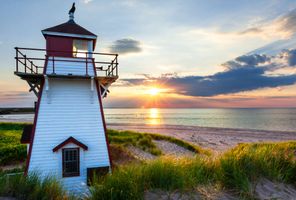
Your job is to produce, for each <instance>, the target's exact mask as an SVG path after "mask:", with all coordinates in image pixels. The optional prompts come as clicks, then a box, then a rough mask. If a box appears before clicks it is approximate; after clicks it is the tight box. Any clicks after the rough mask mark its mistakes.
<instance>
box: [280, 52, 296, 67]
mask: <svg viewBox="0 0 296 200" xmlns="http://www.w3.org/2000/svg"><path fill="white" fill-rule="evenodd" d="M281 56H282V57H283V58H284V59H286V60H287V63H288V65H289V66H295V65H296V49H292V50H284V51H283V52H282V54H281Z"/></svg>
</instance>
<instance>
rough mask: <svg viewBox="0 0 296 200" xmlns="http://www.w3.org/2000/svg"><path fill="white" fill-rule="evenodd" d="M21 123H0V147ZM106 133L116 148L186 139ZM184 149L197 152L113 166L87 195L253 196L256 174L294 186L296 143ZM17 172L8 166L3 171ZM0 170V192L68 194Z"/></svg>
mask: <svg viewBox="0 0 296 200" xmlns="http://www.w3.org/2000/svg"><path fill="white" fill-rule="evenodd" d="M22 127H23V124H19V123H13V124H11V123H0V130H1V134H0V138H1V140H0V142H1V144H0V148H1V145H3V146H4V147H5V144H6V145H7V146H9V145H10V144H12V145H21V144H19V138H20V135H21V130H22ZM108 135H109V140H110V143H111V144H112V145H115V146H116V145H117V147H118V148H120V147H124V146H126V145H134V146H137V147H139V148H141V149H145V151H151V149H154V148H156V147H155V146H154V145H153V144H154V143H153V140H166V141H170V142H173V141H174V143H176V144H178V145H182V146H183V147H185V148H186V146H187V143H186V142H184V143H182V142H180V141H181V140H178V139H174V138H172V137H168V136H163V135H159V134H147V133H137V132H132V131H115V130H108ZM22 146H23V145H22ZM2 148H3V147H2ZM188 148H190V149H191V150H193V149H194V151H195V152H197V154H196V156H195V157H192V158H188V157H187V158H180V157H179V158H175V157H167V156H159V157H158V158H157V159H155V160H152V161H147V162H138V163H132V164H127V165H124V166H119V167H117V168H115V169H113V173H112V174H108V175H106V176H104V177H100V178H98V179H97V180H96V181H95V183H94V184H93V185H92V187H91V195H90V196H89V197H88V199H119V200H120V199H143V196H144V193H145V191H149V190H155V189H160V190H163V191H180V192H186V191H194V190H196V188H198V187H208V186H213V185H214V186H217V187H219V188H220V189H222V190H227V191H232V192H233V193H234V194H235V195H236V196H237V197H238V198H241V199H254V198H255V196H254V185H256V182H257V181H259V180H260V178H267V179H269V180H272V181H279V182H283V183H289V184H292V185H294V186H296V154H295V152H296V141H287V142H274V143H252V144H239V145H237V146H236V147H234V148H232V149H230V150H228V151H226V152H225V153H222V154H219V155H210V154H209V156H204V155H203V154H202V153H203V152H207V151H206V150H203V149H202V148H200V147H197V146H194V145H191V144H190V143H188V146H187V149H188ZM11 150H12V152H13V153H11V154H9V155H10V157H8V158H5V159H8V160H9V159H12V161H16V160H18V161H20V160H21V159H24V157H25V155H22V154H21V155H22V156H19V155H14V154H15V152H16V151H15V150H14V148H11ZM24 150H25V148H24ZM1 156H2V154H1ZM13 156H15V157H13ZM1 159H3V158H2V157H1ZM3 160H4V159H3ZM6 162H8V161H6ZM9 162H10V161H9ZM19 171H20V170H19V169H18V170H12V171H9V173H11V172H19ZM6 174H7V172H1V173H0V196H1V195H3V196H14V197H17V198H18V199H34V198H35V199H36V198H37V199H38V198H39V196H38V195H41V194H44V195H45V197H48V198H47V199H52V197H54V199H69V198H72V197H69V196H67V195H66V194H65V193H64V191H63V190H62V189H61V186H60V184H59V182H58V181H56V180H54V178H47V179H45V182H44V181H41V180H40V179H39V178H38V176H37V175H32V176H28V177H24V176H22V175H16V176H7V175H6ZM36 176H37V177H36ZM49 193H50V194H49ZM46 195H48V196H46ZM50 195H53V196H50ZM73 198H74V197H73ZM45 199H46V198H45Z"/></svg>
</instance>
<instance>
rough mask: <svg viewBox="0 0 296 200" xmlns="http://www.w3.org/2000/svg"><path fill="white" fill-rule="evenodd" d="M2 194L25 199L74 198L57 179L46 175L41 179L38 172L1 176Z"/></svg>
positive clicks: (0, 190) (59, 199) (0, 188)
mask: <svg viewBox="0 0 296 200" xmlns="http://www.w3.org/2000/svg"><path fill="white" fill-rule="evenodd" d="M0 196H8V197H15V198H17V199H24V200H36V199H44V200H47V199H48V200H50V199H56V200H62V199H69V198H71V199H73V198H74V197H72V196H71V197H69V196H68V195H67V194H66V192H65V191H64V190H63V188H62V187H61V184H60V183H59V182H58V181H57V180H56V179H54V178H52V177H46V178H44V179H43V180H41V179H40V178H39V176H38V175H37V174H31V175H29V176H26V177H25V176H24V175H23V174H17V175H10V176H2V177H0Z"/></svg>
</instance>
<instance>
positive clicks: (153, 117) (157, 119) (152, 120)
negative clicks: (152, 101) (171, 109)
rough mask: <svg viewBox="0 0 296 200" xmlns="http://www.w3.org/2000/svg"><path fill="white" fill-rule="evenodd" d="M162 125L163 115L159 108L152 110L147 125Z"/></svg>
mask: <svg viewBox="0 0 296 200" xmlns="http://www.w3.org/2000/svg"><path fill="white" fill-rule="evenodd" d="M160 123H161V115H160V113H159V109H158V108H150V109H149V113H148V120H147V124H150V125H157V124H160Z"/></svg>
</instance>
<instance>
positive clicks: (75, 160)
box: [62, 148, 80, 177]
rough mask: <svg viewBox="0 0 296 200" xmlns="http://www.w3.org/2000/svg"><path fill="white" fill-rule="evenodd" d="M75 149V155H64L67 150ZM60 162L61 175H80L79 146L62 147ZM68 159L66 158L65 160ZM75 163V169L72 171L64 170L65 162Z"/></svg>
mask: <svg viewBox="0 0 296 200" xmlns="http://www.w3.org/2000/svg"><path fill="white" fill-rule="evenodd" d="M71 151H73V152H74V151H75V152H76V157H75V155H73V154H72V155H71V153H69V154H70V155H66V154H67V153H68V152H71ZM62 155H63V156H62V159H63V160H62V162H63V177H73V176H80V150H79V148H64V149H63V150H62ZM66 159H68V160H66ZM69 163H70V164H71V163H72V164H73V163H74V164H75V165H76V166H75V168H76V169H77V171H72V172H66V170H67V169H66V168H67V164H69Z"/></svg>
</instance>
